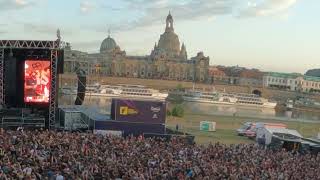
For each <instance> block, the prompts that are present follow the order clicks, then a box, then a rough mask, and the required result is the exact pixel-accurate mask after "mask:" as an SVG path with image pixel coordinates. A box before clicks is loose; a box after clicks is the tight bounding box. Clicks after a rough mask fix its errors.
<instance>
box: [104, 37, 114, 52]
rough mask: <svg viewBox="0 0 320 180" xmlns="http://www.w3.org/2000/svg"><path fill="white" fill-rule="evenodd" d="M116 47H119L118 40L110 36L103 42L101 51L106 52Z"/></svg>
mask: <svg viewBox="0 0 320 180" xmlns="http://www.w3.org/2000/svg"><path fill="white" fill-rule="evenodd" d="M116 47H117V43H116V41H115V40H114V39H112V38H111V37H110V36H108V37H107V38H106V39H104V40H103V41H102V43H101V47H100V53H102V52H105V51H110V50H113V49H115V48H116Z"/></svg>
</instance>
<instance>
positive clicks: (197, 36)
mask: <svg viewBox="0 0 320 180" xmlns="http://www.w3.org/2000/svg"><path fill="white" fill-rule="evenodd" d="M319 7H320V1H319V0H0V39H35V40H55V39H56V31H57V29H58V28H59V29H60V31H61V36H62V39H63V41H66V42H70V43H71V46H72V48H73V49H75V50H81V51H85V52H98V51H99V48H100V44H101V42H102V41H103V39H104V38H106V37H107V36H108V30H109V29H110V32H111V36H112V37H113V38H114V39H115V41H116V42H117V44H118V45H119V46H120V47H121V49H123V50H125V51H126V52H127V54H128V55H148V54H150V52H151V50H152V48H153V46H154V44H155V42H158V40H159V37H160V34H162V33H163V32H164V29H165V19H166V16H167V15H168V12H169V11H171V14H172V16H173V19H174V29H175V32H176V33H177V35H178V36H179V38H180V42H181V43H182V42H184V43H185V45H186V48H187V52H188V57H189V58H191V57H193V56H196V54H197V52H199V51H203V52H204V54H205V55H206V56H209V57H210V64H211V65H225V66H235V65H239V66H244V67H248V68H258V69H261V70H263V71H275V72H299V73H305V71H306V70H308V69H312V68H320V23H319V19H318V17H320V11H319Z"/></svg>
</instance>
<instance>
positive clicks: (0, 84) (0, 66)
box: [0, 48, 5, 107]
mask: <svg viewBox="0 0 320 180" xmlns="http://www.w3.org/2000/svg"><path fill="white" fill-rule="evenodd" d="M4 105H5V99H4V49H3V48H1V49H0V107H3V106H4Z"/></svg>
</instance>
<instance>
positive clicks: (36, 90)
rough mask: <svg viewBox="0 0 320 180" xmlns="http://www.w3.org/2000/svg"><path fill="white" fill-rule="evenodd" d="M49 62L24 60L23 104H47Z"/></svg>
mask: <svg viewBox="0 0 320 180" xmlns="http://www.w3.org/2000/svg"><path fill="white" fill-rule="evenodd" d="M50 73H51V72H50V61H37V60H26V61H25V65H24V102H26V103H48V102H49V94H50Z"/></svg>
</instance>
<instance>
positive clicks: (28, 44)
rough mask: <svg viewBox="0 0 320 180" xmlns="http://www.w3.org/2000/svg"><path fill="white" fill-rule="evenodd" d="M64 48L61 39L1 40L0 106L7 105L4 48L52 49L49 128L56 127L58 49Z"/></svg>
mask: <svg viewBox="0 0 320 180" xmlns="http://www.w3.org/2000/svg"><path fill="white" fill-rule="evenodd" d="M62 48H63V43H62V42H61V41H60V39H58V40H56V41H33V40H0V107H4V106H5V86H4V76H5V75H4V50H5V49H30V50H31V49H40V50H41V49H43V50H50V51H51V56H50V61H51V89H50V100H49V128H50V129H52V128H54V127H55V119H56V109H57V83H58V71H57V70H58V51H59V50H60V49H62Z"/></svg>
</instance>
